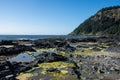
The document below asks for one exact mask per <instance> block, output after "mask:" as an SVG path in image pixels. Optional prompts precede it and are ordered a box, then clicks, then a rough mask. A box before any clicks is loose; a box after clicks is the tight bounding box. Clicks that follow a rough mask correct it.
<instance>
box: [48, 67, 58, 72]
mask: <svg viewBox="0 0 120 80" xmlns="http://www.w3.org/2000/svg"><path fill="white" fill-rule="evenodd" d="M46 71H47V72H56V73H60V71H59V70H58V69H55V68H50V69H47V70H46Z"/></svg>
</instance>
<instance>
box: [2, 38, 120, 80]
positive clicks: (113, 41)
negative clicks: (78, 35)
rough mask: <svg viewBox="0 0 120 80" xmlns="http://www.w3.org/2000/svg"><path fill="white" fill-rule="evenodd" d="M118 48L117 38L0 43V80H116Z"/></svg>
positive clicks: (119, 58)
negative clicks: (27, 59)
mask: <svg viewBox="0 0 120 80" xmlns="http://www.w3.org/2000/svg"><path fill="white" fill-rule="evenodd" d="M119 46H120V39H119V38H118V37H114V38H113V37H96V38H95V37H94V38H84V39H67V38H49V39H40V40H11V41H1V42H0V80H10V79H11V80H16V79H18V80H40V79H41V80H61V79H62V80H73V79H74V80H119V79H120V63H119V62H120V50H119ZM23 53H25V54H27V57H26V56H25V55H24V54H23ZM21 54H22V55H23V56H20V55H21ZM10 55H13V57H9V56H10ZM19 56H20V57H22V58H20V57H19ZM16 57H17V60H16V59H15V60H13V61H11V59H13V58H16ZM29 57H30V58H29ZM26 58H29V61H23V59H25V60H26Z"/></svg>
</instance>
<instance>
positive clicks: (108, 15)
mask: <svg viewBox="0 0 120 80" xmlns="http://www.w3.org/2000/svg"><path fill="white" fill-rule="evenodd" d="M70 35H105V36H116V35H117V36H118V35H120V6H113V7H107V8H103V9H101V10H100V11H98V12H97V13H96V14H95V15H93V16H91V17H90V18H88V19H87V20H85V21H84V22H83V23H82V24H80V25H79V26H78V27H77V28H76V29H75V30H74V31H73V32H72V33H70Z"/></svg>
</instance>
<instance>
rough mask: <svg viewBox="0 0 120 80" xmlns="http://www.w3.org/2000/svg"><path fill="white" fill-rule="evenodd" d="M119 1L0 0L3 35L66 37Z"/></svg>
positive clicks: (0, 21)
mask: <svg viewBox="0 0 120 80" xmlns="http://www.w3.org/2000/svg"><path fill="white" fill-rule="evenodd" d="M114 5H120V0H0V34H27V35H30V34H33V35H64V34H68V33H70V32H71V31H73V30H74V29H75V28H76V27H77V26H78V25H79V24H80V23H82V22H83V21H84V20H86V19H87V18H89V17H90V16H91V15H94V14H95V13H96V12H97V11H98V10H100V9H101V8H103V7H108V6H114Z"/></svg>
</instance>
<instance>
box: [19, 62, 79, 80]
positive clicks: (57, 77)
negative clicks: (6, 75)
mask: <svg viewBox="0 0 120 80" xmlns="http://www.w3.org/2000/svg"><path fill="white" fill-rule="evenodd" d="M68 67H71V68H72V67H74V65H73V64H72V63H67V62H61V61H59V62H47V63H42V64H38V67H33V68H32V69H31V70H28V71H26V73H24V72H23V73H21V74H20V75H19V76H18V77H17V79H19V80H28V78H30V77H32V76H36V75H38V76H39V75H40V74H42V75H49V76H51V77H52V79H51V80H61V79H62V80H66V79H67V80H70V79H71V78H73V79H75V80H77V76H76V75H71V74H68ZM37 68H41V69H42V71H41V72H39V73H29V72H30V71H32V70H35V69H37ZM50 68H55V69H58V70H59V71H60V72H59V73H57V72H47V71H46V70H47V69H50ZM22 78H23V79H22Z"/></svg>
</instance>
